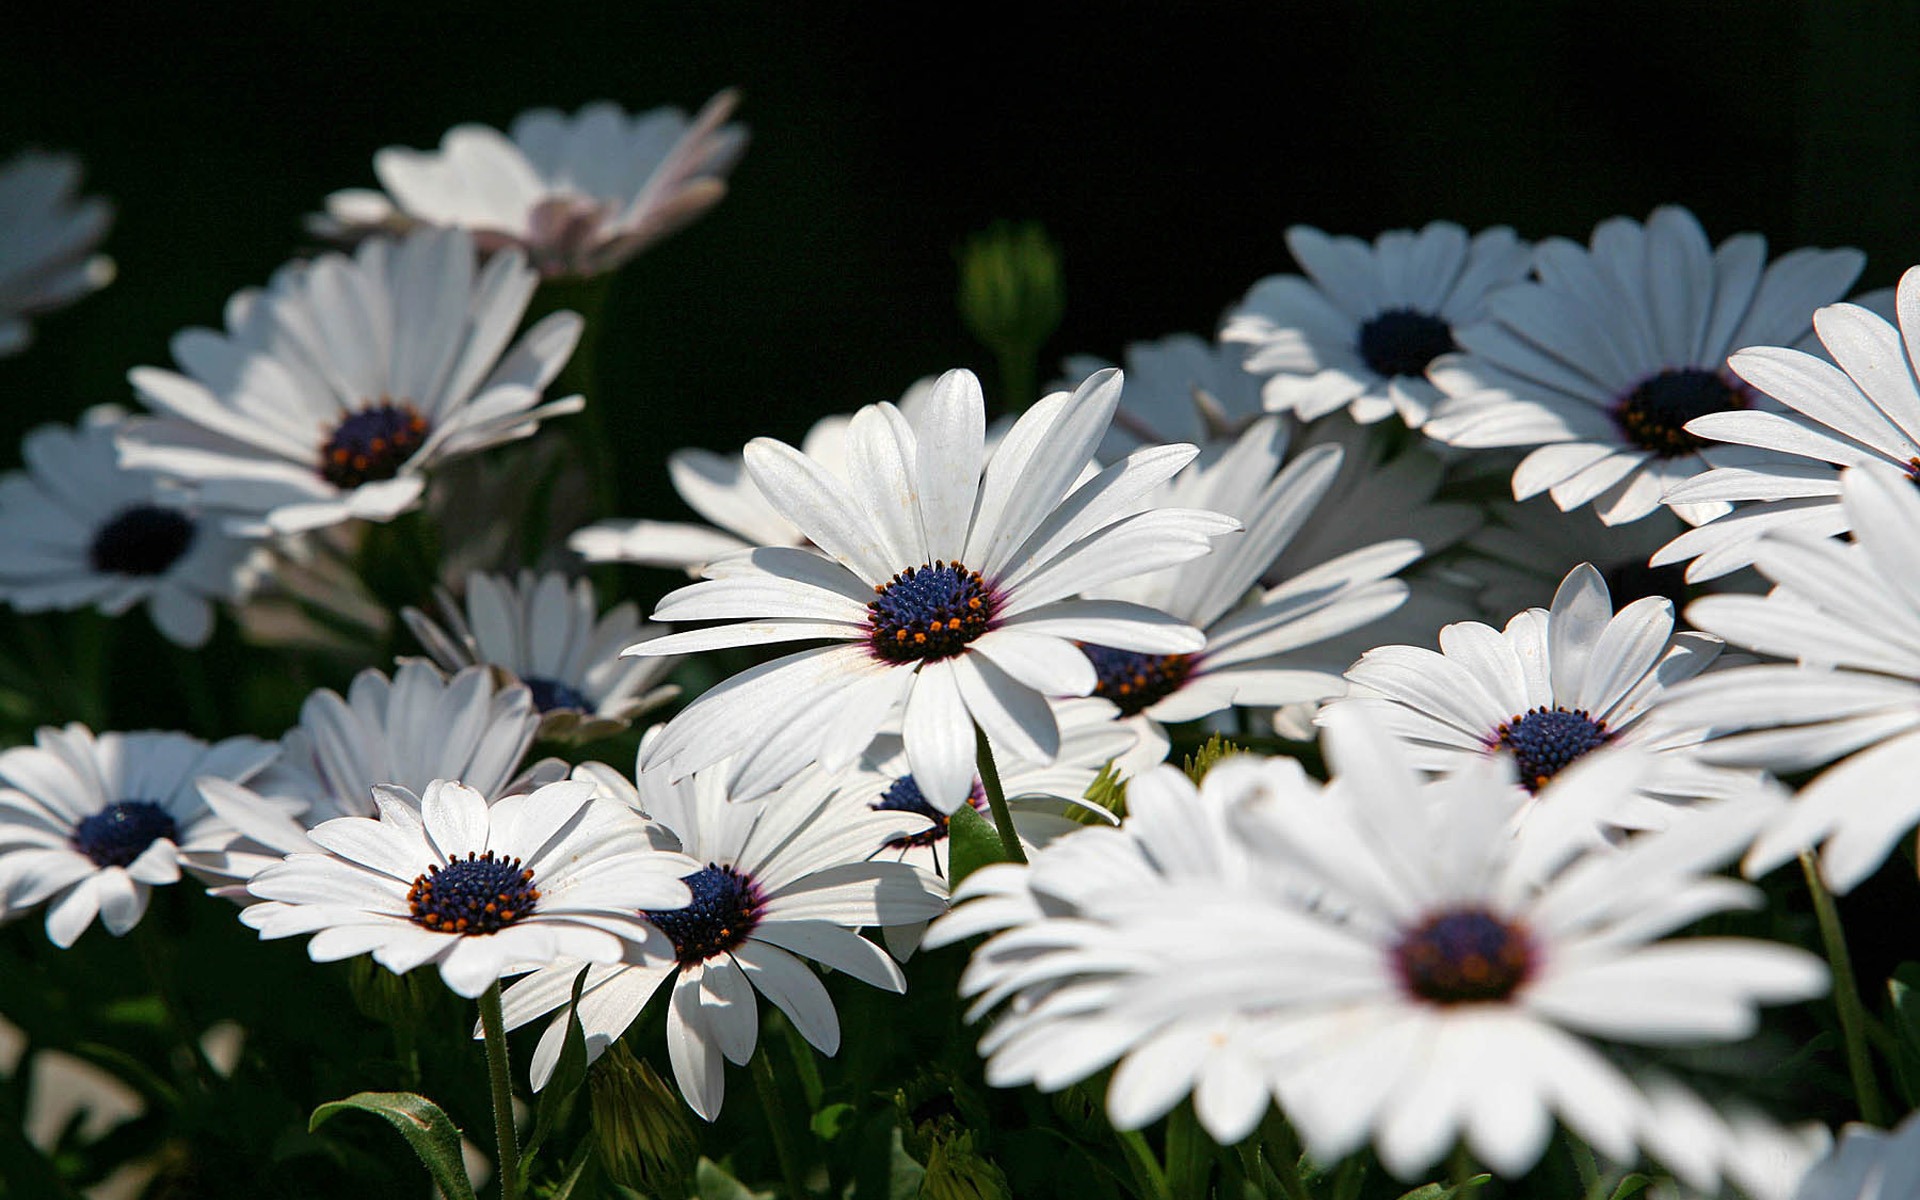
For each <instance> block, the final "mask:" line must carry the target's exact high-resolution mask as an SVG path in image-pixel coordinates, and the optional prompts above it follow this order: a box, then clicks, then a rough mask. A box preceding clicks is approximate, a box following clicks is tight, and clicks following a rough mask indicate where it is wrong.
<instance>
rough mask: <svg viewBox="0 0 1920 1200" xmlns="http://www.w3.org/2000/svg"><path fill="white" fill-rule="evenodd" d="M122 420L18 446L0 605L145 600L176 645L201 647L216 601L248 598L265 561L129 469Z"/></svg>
mask: <svg viewBox="0 0 1920 1200" xmlns="http://www.w3.org/2000/svg"><path fill="white" fill-rule="evenodd" d="M126 424H127V419H126V416H125V414H124V413H122V412H121V411H120V410H119V409H117V408H114V407H112V406H110V405H100V406H98V407H95V408H92V409H89V410H88V411H87V413H86V414H85V415H84V416H83V417H82V418H81V421H80V424H79V426H78V427H75V428H68V427H67V426H64V425H42V426H41V427H39V428H38V429H35V430H33V431H32V432H31V433H29V434H27V436H26V437H25V438H24V439H22V441H21V444H20V455H21V457H22V458H23V459H24V460H25V461H26V469H25V470H23V471H14V472H10V473H8V474H7V475H6V476H5V477H4V478H0V600H5V601H6V602H7V603H8V604H11V605H12V606H13V607H14V608H16V609H19V610H20V611H21V612H42V611H45V610H48V609H75V608H80V607H82V606H84V605H89V604H90V605H92V606H93V607H95V608H97V609H98V610H99V611H100V612H102V613H105V614H106V615H108V616H119V615H120V614H121V613H123V612H125V611H127V610H128V609H129V608H132V607H133V606H134V605H136V604H140V603H143V602H144V603H145V604H146V606H147V615H148V616H150V617H151V618H153V623H154V626H155V627H156V628H158V629H159V630H160V632H161V633H162V634H164V635H166V637H167V639H168V640H169V641H172V642H175V643H177V644H179V645H182V646H188V647H197V646H200V645H203V644H205V642H206V640H207V638H208V637H209V636H210V635H211V634H212V633H213V621H214V605H215V604H216V603H218V602H221V601H229V602H231V601H238V600H240V599H243V598H244V597H245V596H246V595H247V594H248V593H249V592H250V591H251V590H252V588H253V586H254V584H255V582H256V581H257V580H258V579H259V577H260V574H261V571H262V569H263V567H264V566H265V558H266V556H265V553H264V551H263V550H262V549H261V547H260V545H259V544H258V543H257V542H255V541H253V540H251V539H247V538H241V537H236V536H234V535H233V534H231V533H229V532H227V531H226V529H225V528H224V523H223V522H221V521H219V520H217V519H215V518H214V517H211V516H208V515H206V514H205V513H203V512H202V511H201V509H200V506H199V505H197V504H195V503H194V502H193V498H192V495H191V493H190V492H188V491H186V490H185V489H182V488H177V487H173V486H170V485H169V484H167V483H166V482H165V481H164V480H162V479H161V478H160V477H159V476H157V475H155V474H153V473H152V472H150V471H138V470H126V469H122V468H121V466H120V455H119V451H118V450H117V449H115V443H114V439H115V437H116V436H117V435H118V433H119V431H120V430H122V429H123V428H125V427H126Z"/></svg>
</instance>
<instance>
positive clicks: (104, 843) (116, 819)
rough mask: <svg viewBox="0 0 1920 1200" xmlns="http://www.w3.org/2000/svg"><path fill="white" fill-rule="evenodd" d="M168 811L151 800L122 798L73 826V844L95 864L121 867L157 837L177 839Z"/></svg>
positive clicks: (175, 828)
mask: <svg viewBox="0 0 1920 1200" xmlns="http://www.w3.org/2000/svg"><path fill="white" fill-rule="evenodd" d="M179 836H180V828H179V826H178V825H176V824H174V820H173V816H172V814H170V813H168V812H167V810H166V809H164V808H162V807H160V806H159V805H158V804H155V803H154V802H153V801H151V800H122V801H120V802H119V803H118V804H109V805H107V807H105V808H103V809H101V810H100V811H99V812H97V813H94V814H93V815H92V816H90V817H87V818H86V819H85V820H83V821H81V822H80V824H78V825H76V826H74V829H73V848H74V849H75V850H78V851H79V852H80V853H82V854H84V855H86V856H87V857H88V858H90V859H92V860H93V865H94V866H96V867H124V866H126V865H127V864H128V863H131V862H132V861H133V860H134V859H136V858H139V857H140V856H141V855H142V854H143V853H145V852H146V849H147V847H148V846H151V845H153V844H154V843H155V842H157V841H159V840H160V839H161V838H167V839H169V840H172V841H178V840H179Z"/></svg>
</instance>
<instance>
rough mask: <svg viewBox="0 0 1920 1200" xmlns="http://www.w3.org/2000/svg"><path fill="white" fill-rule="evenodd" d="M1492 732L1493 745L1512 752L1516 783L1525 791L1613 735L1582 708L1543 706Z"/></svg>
mask: <svg viewBox="0 0 1920 1200" xmlns="http://www.w3.org/2000/svg"><path fill="white" fill-rule="evenodd" d="M1493 732H1494V743H1495V744H1496V745H1498V746H1502V747H1504V748H1506V749H1508V750H1511V751H1513V758H1514V762H1515V764H1516V765H1517V766H1518V768H1519V773H1520V782H1521V784H1523V785H1524V786H1525V787H1526V789H1527V790H1528V791H1529V792H1537V791H1539V790H1540V789H1541V788H1543V787H1545V786H1547V783H1548V781H1549V780H1551V779H1552V778H1553V777H1554V776H1555V775H1558V774H1559V773H1560V772H1561V771H1562V770H1564V769H1565V768H1566V767H1567V766H1568V765H1569V764H1571V763H1572V762H1573V761H1574V760H1576V759H1578V758H1579V757H1580V756H1581V755H1583V754H1585V753H1586V752H1587V751H1589V750H1596V749H1598V748H1600V747H1601V746H1604V745H1606V744H1607V742H1608V740H1609V739H1611V738H1612V737H1613V734H1611V733H1609V732H1608V731H1607V727H1606V726H1605V725H1604V724H1602V723H1601V722H1599V721H1596V720H1594V719H1593V718H1592V717H1590V716H1588V715H1587V711H1586V710H1585V709H1583V708H1572V709H1568V708H1547V707H1545V706H1542V707H1540V708H1536V709H1532V710H1531V711H1528V712H1524V713H1521V714H1520V715H1519V716H1517V717H1515V718H1514V719H1513V720H1511V721H1507V722H1505V723H1503V724H1502V725H1501V726H1500V727H1499V728H1498V729H1495V730H1494V731H1493Z"/></svg>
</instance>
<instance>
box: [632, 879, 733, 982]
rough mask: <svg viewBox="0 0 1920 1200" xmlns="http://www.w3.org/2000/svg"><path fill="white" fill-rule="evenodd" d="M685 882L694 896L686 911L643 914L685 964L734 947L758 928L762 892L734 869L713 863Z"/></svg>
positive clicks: (717, 954)
mask: <svg viewBox="0 0 1920 1200" xmlns="http://www.w3.org/2000/svg"><path fill="white" fill-rule="evenodd" d="M681 882H682V883H684V884H686V885H687V888H688V890H689V891H691V892H692V893H693V900H692V902H691V903H689V904H688V905H687V906H686V907H685V908H677V909H671V910H667V911H662V912H647V913H643V914H642V915H643V916H645V917H646V918H647V920H649V921H651V922H653V924H654V926H655V927H656V928H658V929H659V930H660V932H661V933H664V934H666V935H667V940H668V941H670V942H672V943H673V951H674V956H675V957H676V958H677V959H679V961H680V965H681V966H692V965H694V964H695V963H702V962H705V961H707V960H708V959H710V958H716V957H718V956H720V955H722V954H725V953H727V952H728V951H730V950H733V949H735V948H736V947H738V946H739V945H740V944H741V943H742V942H745V941H746V940H747V935H748V934H750V933H752V932H753V931H754V929H755V928H757V927H758V926H759V924H760V903H761V900H760V889H759V888H758V887H756V886H755V885H754V882H753V880H752V879H751V878H749V877H748V876H746V875H743V874H741V873H740V872H739V871H736V870H735V869H734V868H732V867H731V866H725V867H723V866H721V865H719V864H718V863H708V864H707V865H706V866H704V867H702V868H700V869H699V870H698V871H695V872H694V873H693V874H691V875H687V876H683V877H682V879H681Z"/></svg>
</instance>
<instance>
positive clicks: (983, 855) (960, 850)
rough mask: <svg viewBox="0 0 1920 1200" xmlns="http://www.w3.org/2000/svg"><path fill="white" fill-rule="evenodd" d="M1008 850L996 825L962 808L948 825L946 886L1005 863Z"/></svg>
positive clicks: (964, 806)
mask: <svg viewBox="0 0 1920 1200" xmlns="http://www.w3.org/2000/svg"><path fill="white" fill-rule="evenodd" d="M1006 861H1008V860H1007V847H1006V844H1005V843H1003V842H1002V841H1001V840H1000V834H999V831H997V830H996V829H994V827H993V823H992V822H991V821H988V820H987V819H986V818H985V817H983V816H981V815H980V814H979V813H978V812H976V811H975V810H974V807H973V805H971V804H962V805H961V806H960V807H959V808H957V809H955V810H954V814H953V816H952V818H951V819H950V820H949V821H948V823H947V883H948V885H949V886H951V887H959V886H960V881H961V880H963V879H965V878H966V877H967V876H969V875H971V874H973V873H974V872H975V871H977V870H979V869H980V868H981V867H984V866H986V865H988V864H989V863H997V862H1006Z"/></svg>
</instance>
